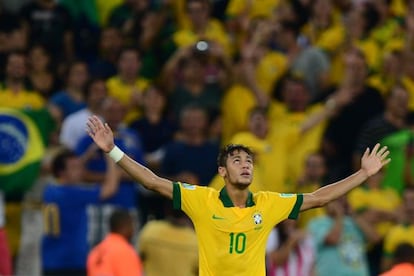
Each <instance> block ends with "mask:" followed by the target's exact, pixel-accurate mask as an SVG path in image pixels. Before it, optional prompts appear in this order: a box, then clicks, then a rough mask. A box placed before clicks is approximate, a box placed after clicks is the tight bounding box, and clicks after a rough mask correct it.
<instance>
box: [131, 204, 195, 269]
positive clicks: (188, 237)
mask: <svg viewBox="0 0 414 276" xmlns="http://www.w3.org/2000/svg"><path fill="white" fill-rule="evenodd" d="M164 205H165V206H167V205H168V206H167V207H165V208H164V209H165V210H164V211H165V214H166V217H165V219H162V220H151V221H149V222H147V223H146V224H145V225H144V227H143V228H142V229H141V231H140V235H139V240H138V251H139V254H140V256H141V259H142V262H143V265H144V272H145V275H146V276H160V275H169V276H196V275H198V246H197V236H196V233H195V232H194V228H193V227H192V225H191V222H190V220H189V219H188V217H187V216H186V215H185V214H184V213H183V212H182V211H181V210H173V209H172V205H171V202H165V203H164ZM160 260H162V261H161V262H160Z"/></svg>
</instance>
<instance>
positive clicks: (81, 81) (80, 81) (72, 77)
mask: <svg viewBox="0 0 414 276" xmlns="http://www.w3.org/2000/svg"><path fill="white" fill-rule="evenodd" d="M88 78H89V72H88V68H87V66H86V64H85V63H83V62H77V63H74V64H73V65H72V66H71V68H70V69H69V76H68V85H69V86H71V87H74V88H76V89H83V88H84V87H85V84H86V82H87V81H88Z"/></svg>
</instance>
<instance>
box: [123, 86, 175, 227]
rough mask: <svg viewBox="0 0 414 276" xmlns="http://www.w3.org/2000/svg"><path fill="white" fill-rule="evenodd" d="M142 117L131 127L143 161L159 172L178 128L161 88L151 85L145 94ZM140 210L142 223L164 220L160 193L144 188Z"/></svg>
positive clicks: (162, 199) (143, 96)
mask: <svg viewBox="0 0 414 276" xmlns="http://www.w3.org/2000/svg"><path fill="white" fill-rule="evenodd" d="M142 112H143V114H142V117H141V118H139V119H138V120H136V121H134V122H132V123H131V124H130V128H131V129H133V130H136V131H137V132H138V134H139V135H140V137H141V140H142V149H143V152H144V159H145V162H146V164H147V165H148V167H149V168H151V169H152V170H153V171H156V172H158V171H159V170H160V165H161V161H162V158H163V156H164V152H165V149H164V147H165V146H166V145H167V144H168V143H170V142H171V141H172V140H173V137H174V133H175V131H176V126H175V124H173V122H172V121H171V120H170V119H168V117H167V116H166V115H167V99H166V95H165V94H164V91H162V90H161V88H160V87H157V86H151V87H149V88H148V89H146V90H145V92H144V94H143V95H142ZM141 192H142V194H141V195H142V196H141V198H140V210H141V212H142V219H143V222H146V220H147V219H150V218H152V217H155V218H158V219H160V218H164V210H163V208H162V202H163V201H164V198H162V197H161V196H160V195H158V194H157V193H154V192H152V191H148V190H144V189H141Z"/></svg>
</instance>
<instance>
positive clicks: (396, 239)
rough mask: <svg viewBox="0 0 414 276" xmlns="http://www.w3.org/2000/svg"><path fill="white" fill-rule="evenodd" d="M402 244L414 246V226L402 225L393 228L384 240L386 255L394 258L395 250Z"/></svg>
mask: <svg viewBox="0 0 414 276" xmlns="http://www.w3.org/2000/svg"><path fill="white" fill-rule="evenodd" d="M401 243H409V244H411V245H412V246H414V225H409V224H400V225H396V226H394V227H392V228H391V229H390V231H389V232H388V234H387V235H386V236H385V240H384V254H385V255H386V256H388V257H392V256H393V254H394V251H395V249H396V248H397V246H398V245H399V244H401Z"/></svg>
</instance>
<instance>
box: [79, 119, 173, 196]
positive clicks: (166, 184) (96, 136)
mask: <svg viewBox="0 0 414 276" xmlns="http://www.w3.org/2000/svg"><path fill="white" fill-rule="evenodd" d="M87 126H88V127H87V131H88V134H89V136H91V138H92V139H93V141H94V142H95V143H96V144H97V145H98V147H99V148H100V149H101V150H103V151H104V152H106V153H108V154H109V153H111V157H112V158H113V159H114V160H115V162H117V164H118V165H119V166H120V167H121V168H122V169H124V170H125V171H126V172H127V173H128V174H129V175H131V177H133V178H134V179H135V180H136V181H137V182H138V183H140V184H142V185H143V186H144V187H145V188H147V189H149V190H153V191H156V192H158V193H160V194H161V195H163V196H165V197H167V198H170V199H171V198H172V194H173V185H172V181H171V180H168V179H165V178H162V177H159V176H157V175H156V174H154V173H153V172H152V171H151V170H150V169H148V168H147V167H145V166H143V165H141V164H139V163H138V162H136V161H135V160H133V159H132V158H130V157H129V156H127V155H126V154H124V153H123V152H122V151H121V150H119V149H118V147H117V146H116V145H115V142H114V135H113V133H112V130H111V129H110V127H109V126H108V124H104V123H102V121H101V120H100V119H99V118H98V117H97V116H91V117H90V118H89V119H88V122H87Z"/></svg>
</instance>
